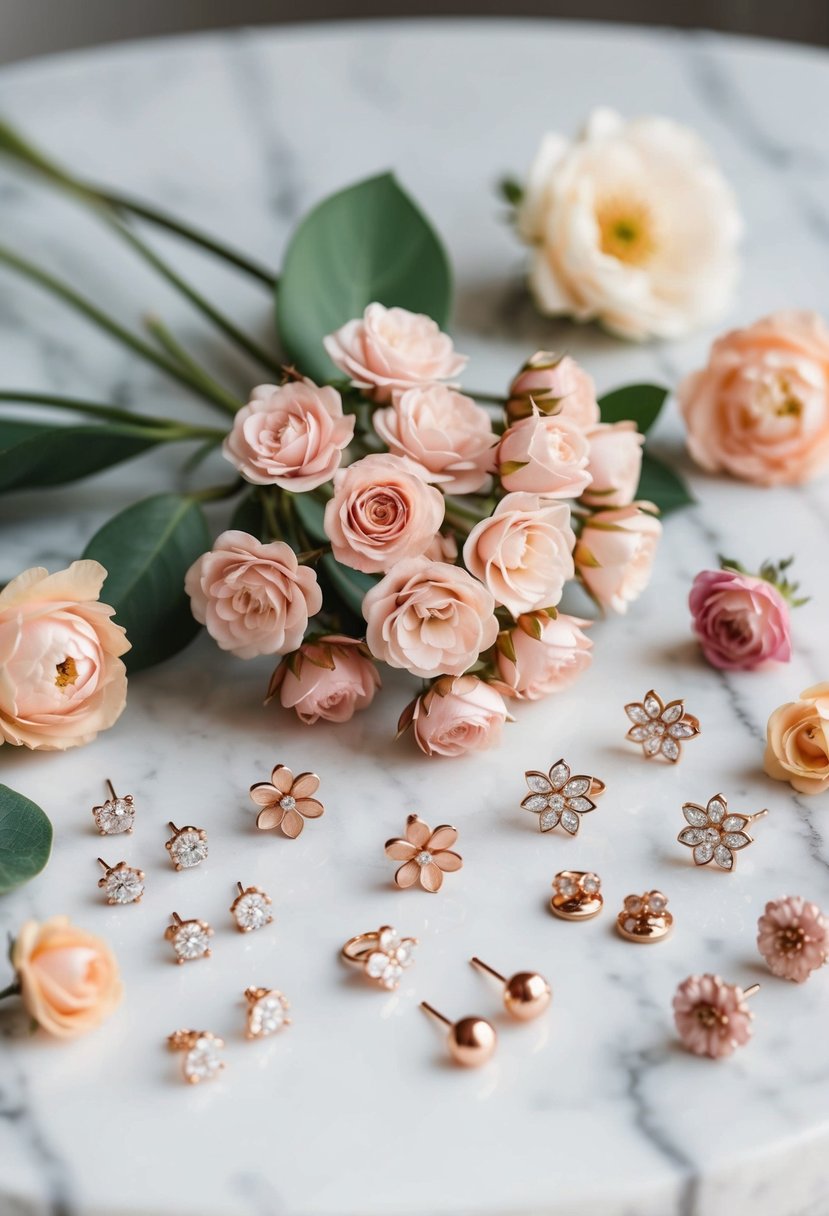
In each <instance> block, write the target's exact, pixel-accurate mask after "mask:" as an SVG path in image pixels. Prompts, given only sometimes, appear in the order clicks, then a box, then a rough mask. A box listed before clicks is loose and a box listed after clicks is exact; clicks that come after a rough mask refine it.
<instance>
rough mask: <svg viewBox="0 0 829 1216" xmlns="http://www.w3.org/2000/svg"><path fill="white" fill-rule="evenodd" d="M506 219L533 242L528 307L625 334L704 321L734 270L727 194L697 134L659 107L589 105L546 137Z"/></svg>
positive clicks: (668, 332)
mask: <svg viewBox="0 0 829 1216" xmlns="http://www.w3.org/2000/svg"><path fill="white" fill-rule="evenodd" d="M518 229H519V232H520V234H521V236H522V237H523V238H524V240H526V241H527V242H528V243H529V244H531V245H533V246H534V247H535V253H534V257H533V262H532V268H531V272H530V287H531V290H532V292H533V295H534V297H535V299H536V303H537V305H538V307H539V309H540V310H541V311H542V312H543V313H546V314H548V315H549V316H557V315H562V314H564V315H569V316H573V317H575V318H576V319H577V320H580V321H591V320H598V321H600V322H601V323H602V324H603V325H605V326H606V327H607V328H608V329H609V330H612V331H613V332H614V333H616V334H619V335H620V336H621V337H625V338H632V339H637V340H641V339H644V338H648V337H660V338H675V337H678V336H679V335H680V334H684V333H687V332H688V331H689V330H691V329H694V328H695V327H697V326H699V325H704V324H707V323H709V322H711V321H713V320H716V319H717V318H718V317H719V316H721V314H722V313H723V312H724V310H725V308H726V307H727V305H728V302H729V299H730V297H731V294H732V291H733V288H734V283H735V280H736V277H737V270H738V262H737V256H736V249H737V244H738V242H739V238H740V235H741V232H742V220H741V218H740V213H739V210H738V208H737V203H736V200H735V197H734V195H733V193H732V191H731V188H730V187H729V185H728V183H727V182H726V181H725V179H724V178H723V176H722V174H721V173H720V171H719V169H718V168H717V165H716V164H715V162H714V160H713V159H712V156H711V153H710V152H709V150H708V148H707V147H706V146H705V144H704V143H703V142H702V141H701V140H700V139H699V137H698V136H697V135H696V134H695V133H694V132H693V131H691V130H689V129H688V128H687V127H683V126H681V125H680V124H678V123H675V122H672V121H671V120H670V119H667V118H655V117H652V118H638V119H633V120H631V121H629V122H626V121H625V120H624V119H622V118H621V116H620V115H618V114H616V113H615V112H614V111H612V110H606V109H600V110H596V111H594V112H593V114H592V115H591V117H590V119H589V120H588V123H587V126H586V129H585V131H584V133H583V134H582V136H581V137H580V138H579V139H576V140H573V141H568V140H566V139H564V138H563V137H561V136H559V135H548V136H546V137H545V139H544V140H543V142H542V144H541V148H540V149H539V152H538V154H537V156H536V159H535V162H534V164H533V166H532V168H531V170H530V174H529V180H528V181H527V183H526V187H525V193H524V198H523V200H522V203H521V205H520V207H519V211H518Z"/></svg>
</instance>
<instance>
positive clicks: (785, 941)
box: [777, 925, 806, 954]
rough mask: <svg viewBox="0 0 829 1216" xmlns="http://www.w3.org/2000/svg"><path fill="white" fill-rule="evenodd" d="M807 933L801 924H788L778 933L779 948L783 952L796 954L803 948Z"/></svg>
mask: <svg viewBox="0 0 829 1216" xmlns="http://www.w3.org/2000/svg"><path fill="white" fill-rule="evenodd" d="M805 943H806V934H805V933H804V932H803V930H802V929H801V927H800V925H787V927H786V928H785V929H781V930H780V932H779V933H778V934H777V948H778V950H780V951H781V953H783V954H796V953H798V951H800V950H802V949H803V946H804V945H805Z"/></svg>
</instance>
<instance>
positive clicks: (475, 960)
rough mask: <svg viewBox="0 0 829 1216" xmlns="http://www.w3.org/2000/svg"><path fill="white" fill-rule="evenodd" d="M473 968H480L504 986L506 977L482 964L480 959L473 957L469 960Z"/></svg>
mask: <svg viewBox="0 0 829 1216" xmlns="http://www.w3.org/2000/svg"><path fill="white" fill-rule="evenodd" d="M469 961H470V963H471V964H472V966H473V967H480V969H481V970H482V971H488V972H489V974H490V975H494V976H495V978H496V980H500V981H501V983H502V984H506V982H507V981H506V977H505V976H503V975H501V974H500V972H498V971H496V970H495V968H494V967H490V966H489V964H488V963H484V962H482V960H481V959H479V958H477V957H473V958H471V959H470V960H469Z"/></svg>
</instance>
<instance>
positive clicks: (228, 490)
mask: <svg viewBox="0 0 829 1216" xmlns="http://www.w3.org/2000/svg"><path fill="white" fill-rule="evenodd" d="M244 484H245V483H244V482H243V481H242V478H241V477H239V478H238V479H237V480H236V481H232V482H230V483H229V484H228V483H225V484H224V485H220V486H207V487H206V488H205V489H204V490H191V491H190V493H189V494H188V495H187V498H190V499H192V500H193V502H220V501H221V500H222V499H223V498H232V497H233V495H234V494H238V493H239V491H240V490H241V489H242V487H243V486H244Z"/></svg>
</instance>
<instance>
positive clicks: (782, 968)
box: [757, 895, 829, 984]
mask: <svg viewBox="0 0 829 1216" xmlns="http://www.w3.org/2000/svg"><path fill="white" fill-rule="evenodd" d="M757 948H758V950H759V951H760V953H761V954H762V956H763V958H764V959H765V960H766V962H767V963H768V966H769V970H770V971H771V973H772V975H776V976H778V977H779V978H780V979H781V980H792V981H793V982H794V983H795V984H802V983H803V982H804V980H807V979H808V978H809V976H810V975H811V974H812V972H813V971H817V969H818V967H822V966H823V964H824V963H825V962H826V959H827V956H828V955H829V923H827V921H826V917H825V916H824V915H823V913H822V912H821V910H820V908H819V907H818V906H817V904H813V903H810V902H809V900H807V899H804V898H803V897H802V896H801V895H787V896H786V897H785V898H784V899H773V900H770V901H769V902H768V903H767V904H766V908H765V911H764V912H763V915H762V916H761V917H760V919H759V920H758V922H757Z"/></svg>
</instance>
